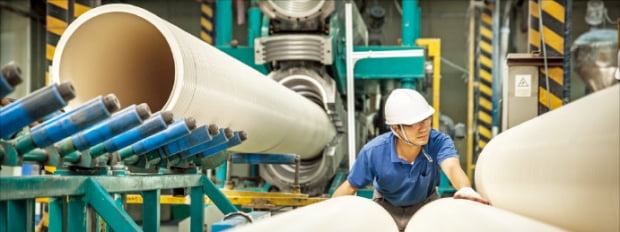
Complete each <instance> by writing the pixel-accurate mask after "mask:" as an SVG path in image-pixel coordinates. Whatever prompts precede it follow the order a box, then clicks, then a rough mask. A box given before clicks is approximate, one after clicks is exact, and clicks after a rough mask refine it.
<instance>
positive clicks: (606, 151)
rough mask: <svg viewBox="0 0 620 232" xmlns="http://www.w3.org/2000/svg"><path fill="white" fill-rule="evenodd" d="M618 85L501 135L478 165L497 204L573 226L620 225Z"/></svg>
mask: <svg viewBox="0 0 620 232" xmlns="http://www.w3.org/2000/svg"><path fill="white" fill-rule="evenodd" d="M619 99H620V85H619V84H616V85H615V86H612V87H609V88H607V89H604V90H600V91H599V92H595V93H592V94H590V95H588V96H586V97H584V98H582V99H579V100H577V101H575V102H572V103H570V104H568V105H566V106H563V107H562V108H559V109H556V110H554V111H551V112H548V113H546V114H544V115H541V116H540V117H537V118H534V119H532V120H530V121H527V122H525V123H523V124H520V125H518V126H516V127H514V128H512V129H509V130H507V131H505V132H502V133H501V134H499V136H497V137H495V138H493V140H491V142H490V143H489V144H488V145H487V146H486V147H485V148H484V150H483V151H482V153H481V154H480V158H479V159H478V162H477V164H476V184H477V186H478V190H479V191H480V193H481V194H482V195H483V196H484V197H486V198H487V199H488V200H489V201H490V202H491V204H493V205H494V206H495V207H498V208H502V209H505V210H508V211H511V212H514V213H517V214H520V215H523V216H526V217H529V218H534V219H537V220H541V221H543V222H546V223H549V224H552V225H556V226H559V227H562V228H564V229H568V230H572V231H619V230H620V220H618V219H619V218H620V207H619V206H620V167H619V166H620V162H619V161H620V158H619V157H620V133H619V130H620V125H619V122H620V116H619V113H618V112H619V111H620V107H619V106H620V103H619Z"/></svg>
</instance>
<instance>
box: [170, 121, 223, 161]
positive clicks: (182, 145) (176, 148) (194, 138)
mask: <svg viewBox="0 0 620 232" xmlns="http://www.w3.org/2000/svg"><path fill="white" fill-rule="evenodd" d="M209 129H210V128H207V126H201V127H198V128H196V129H194V130H193V131H192V133H190V134H189V135H186V136H184V137H183V138H180V139H178V140H177V141H175V142H172V143H169V144H167V145H166V146H164V147H162V148H160V150H161V153H160V154H161V155H165V156H169V155H172V154H176V153H179V152H181V151H184V150H187V149H190V148H192V147H194V146H196V145H199V144H202V143H205V142H208V141H210V140H211V138H212V137H211V133H210V132H209ZM213 129H215V130H217V128H213ZM214 133H217V132H214Z"/></svg>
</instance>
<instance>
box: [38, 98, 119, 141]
mask: <svg viewBox="0 0 620 232" xmlns="http://www.w3.org/2000/svg"><path fill="white" fill-rule="evenodd" d="M118 108H120V105H119V103H118V99H117V98H116V96H114V95H113V94H110V95H108V96H106V97H103V98H100V99H99V100H97V101H92V103H90V104H89V105H88V106H86V107H82V108H81V109H80V110H78V111H76V112H73V111H72V114H70V115H68V116H67V117H63V118H60V119H58V120H56V121H54V122H52V123H49V124H47V125H45V126H43V127H41V128H39V129H37V130H35V131H33V132H31V136H32V140H33V141H34V144H35V145H36V146H37V147H39V148H45V147H48V146H50V145H52V144H54V143H55V142H58V141H60V140H62V139H64V138H67V137H69V136H71V135H73V134H75V133H77V132H78V131H80V130H83V129H85V128H88V127H89V126H91V125H93V124H95V123H97V122H99V121H101V120H103V119H106V118H108V117H110V113H112V112H114V111H116V110H118Z"/></svg>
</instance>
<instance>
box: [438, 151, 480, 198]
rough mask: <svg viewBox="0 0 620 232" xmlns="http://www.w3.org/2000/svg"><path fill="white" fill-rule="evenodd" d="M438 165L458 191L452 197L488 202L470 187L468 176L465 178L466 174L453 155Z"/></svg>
mask: <svg viewBox="0 0 620 232" xmlns="http://www.w3.org/2000/svg"><path fill="white" fill-rule="evenodd" d="M440 166H441V170H443V172H444V173H446V176H448V179H450V182H451V183H452V186H454V188H456V189H458V191H457V192H456V193H454V198H462V199H468V200H473V201H477V202H480V203H483V204H489V202H488V201H487V200H486V199H484V198H482V197H481V196H480V194H478V193H477V192H476V191H474V189H472V188H471V183H470V182H469V178H467V175H466V174H465V172H464V171H463V169H462V168H461V164H460V163H459V159H457V158H455V157H451V158H447V159H445V160H444V161H443V162H441V165H440Z"/></svg>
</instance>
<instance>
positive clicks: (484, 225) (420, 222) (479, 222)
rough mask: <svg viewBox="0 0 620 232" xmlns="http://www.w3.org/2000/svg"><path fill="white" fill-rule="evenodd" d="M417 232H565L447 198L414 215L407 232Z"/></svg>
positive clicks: (492, 208)
mask: <svg viewBox="0 0 620 232" xmlns="http://www.w3.org/2000/svg"><path fill="white" fill-rule="evenodd" d="M414 231H436V232H441V231H446V232H452V231H502V232H509V231H514V232H522V231H545V232H552V231H565V230H562V229H560V228H558V227H554V226H551V225H548V224H545V223H542V222H539V221H536V220H533V219H531V218H526V217H523V216H521V215H518V214H514V213H511V212H508V211H505V210H501V209H498V208H495V207H491V206H488V205H483V204H480V203H477V202H474V201H470V200H456V199H453V198H443V199H439V200H436V201H433V202H431V203H429V204H427V205H425V206H424V207H422V209H420V210H419V211H418V212H416V214H414V215H413V217H412V218H411V220H410V221H409V224H407V228H406V229H405V232H414Z"/></svg>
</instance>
